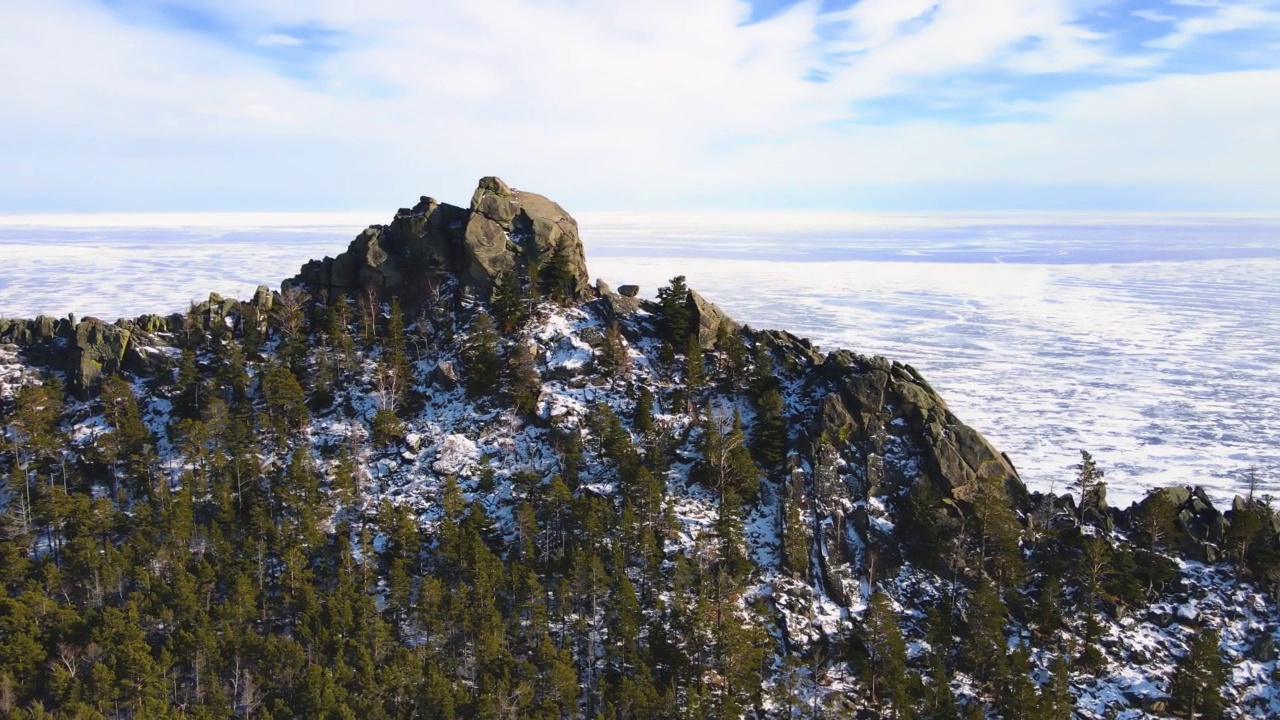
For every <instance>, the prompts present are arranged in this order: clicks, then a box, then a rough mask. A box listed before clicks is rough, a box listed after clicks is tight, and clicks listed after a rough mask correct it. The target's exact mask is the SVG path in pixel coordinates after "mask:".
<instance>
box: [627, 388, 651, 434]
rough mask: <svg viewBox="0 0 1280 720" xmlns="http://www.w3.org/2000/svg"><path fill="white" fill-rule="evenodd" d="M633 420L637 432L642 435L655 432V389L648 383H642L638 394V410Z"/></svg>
mask: <svg viewBox="0 0 1280 720" xmlns="http://www.w3.org/2000/svg"><path fill="white" fill-rule="evenodd" d="M631 422H632V423H633V424H634V425H635V427H636V432H639V433H641V434H642V435H648V434H649V433H651V432H653V391H651V390H650V389H649V386H648V385H641V386H640V390H639V392H638V393H637V395H636V411H635V416H634V417H632V419H631Z"/></svg>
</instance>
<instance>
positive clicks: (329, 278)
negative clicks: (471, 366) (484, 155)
mask: <svg viewBox="0 0 1280 720" xmlns="http://www.w3.org/2000/svg"><path fill="white" fill-rule="evenodd" d="M553 267H554V268H555V275H556V277H555V281H556V282H563V283H564V284H565V285H566V286H567V287H564V288H562V290H563V291H565V292H567V294H568V295H569V296H570V297H574V298H583V297H587V296H590V295H592V294H593V291H592V289H591V285H590V281H589V278H588V275H587V263H586V257H585V255H584V253H583V250H582V240H581V238H580V237H579V235H578V223H577V221H575V220H574V219H573V217H572V216H570V215H569V213H567V212H565V210H564V208H562V207H560V206H559V205H558V204H556V203H554V202H552V201H551V200H548V199H547V198H545V197H543V196H541V195H537V194H535V193H530V192H524V191H522V190H515V189H512V188H511V187H509V186H508V185H507V184H506V183H504V182H503V181H502V180H500V179H498V178H496V177H486V178H483V179H481V180H480V184H479V187H477V188H476V191H475V193H474V194H473V195H472V198H471V206H470V207H469V208H460V207H456V206H454V205H449V204H447V203H441V202H438V201H436V200H435V199H433V198H429V197H423V198H422V199H421V201H420V202H419V203H418V204H417V205H415V206H414V207H413V208H410V209H402V210H400V211H399V212H398V213H397V214H396V216H395V218H394V219H393V220H392V221H391V223H390V224H389V225H373V226H370V227H369V228H368V229H366V230H364V231H363V232H362V233H360V235H358V236H356V239H355V240H353V241H352V242H351V245H350V246H349V247H348V248H347V251H346V252H345V253H342V254H341V255H338V256H337V257H335V258H324V259H323V260H313V261H311V262H309V263H307V264H306V265H305V266H303V268H302V271H301V272H300V273H299V274H298V276H297V277H295V278H293V279H292V280H290V281H287V282H286V286H290V285H294V286H301V287H304V288H306V289H308V290H309V291H311V292H313V293H317V294H320V295H327V294H332V293H342V294H348V295H350V294H357V293H360V292H364V291H366V290H373V291H376V292H377V293H379V294H380V295H397V296H400V297H401V298H404V299H405V300H407V301H408V302H414V301H417V300H420V299H423V298H426V297H429V296H430V295H431V294H432V293H434V292H438V289H439V285H440V283H442V282H443V281H444V280H446V279H448V278H449V277H453V278H456V279H457V281H458V283H459V285H460V286H461V287H462V288H463V289H464V290H467V291H469V292H471V293H472V294H474V295H476V296H478V297H480V298H487V297H488V296H489V295H490V293H492V292H493V289H494V287H495V286H497V285H498V284H500V283H501V282H502V278H503V277H504V276H505V275H507V273H509V272H512V271H514V272H516V273H517V274H521V275H524V274H533V273H536V274H538V275H539V276H540V277H537V278H532V279H533V280H534V281H537V282H543V281H545V280H546V278H548V277H549V276H550V275H551V271H552V268H553Z"/></svg>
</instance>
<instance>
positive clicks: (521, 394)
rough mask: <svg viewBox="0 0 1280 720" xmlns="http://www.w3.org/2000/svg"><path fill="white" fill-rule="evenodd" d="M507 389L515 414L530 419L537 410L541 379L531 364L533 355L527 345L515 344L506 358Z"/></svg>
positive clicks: (532, 363) (540, 393)
mask: <svg viewBox="0 0 1280 720" xmlns="http://www.w3.org/2000/svg"><path fill="white" fill-rule="evenodd" d="M506 371H507V387H508V390H509V392H510V393H511V403H512V405H513V406H514V407H515V409H516V412H517V413H519V414H520V415H523V416H525V417H532V416H533V415H534V413H536V412H537V409H538V398H539V397H540V396H541V395H542V377H541V376H540V375H539V374H538V368H537V367H536V366H535V365H534V362H533V353H532V352H531V351H530V350H529V345H528V344H526V343H523V342H520V343H516V344H515V346H514V347H512V348H511V352H510V354H509V355H508V356H507V368H506Z"/></svg>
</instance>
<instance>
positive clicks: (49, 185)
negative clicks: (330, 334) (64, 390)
mask: <svg viewBox="0 0 1280 720" xmlns="http://www.w3.org/2000/svg"><path fill="white" fill-rule="evenodd" d="M1082 2H1084V3H1085V4H1084V5H1082V4H1081V3H1082ZM1088 4H1089V2H1087V1H1086V0H936V1H926V0H898V1H895V2H885V1H882V0H863V2H861V3H858V4H855V5H854V6H852V7H851V8H850V9H849V10H847V11H842V12H840V13H834V14H830V15H825V16H823V15H820V14H819V3H818V0H809V1H808V2H805V3H801V4H799V5H797V6H794V7H792V8H790V9H789V10H788V11H786V12H784V13H783V14H782V15H780V16H778V17H776V18H774V19H772V20H770V21H768V22H764V23H757V24H751V25H744V24H743V23H744V21H745V20H746V18H747V17H748V15H749V8H748V7H747V6H746V5H745V4H743V3H741V2H738V1H737V0H705V1H704V2H699V3H688V2H685V1H684V0H654V1H653V2H650V3H646V4H644V5H643V6H640V5H636V4H634V3H616V2H611V1H607V0H575V1H574V2H568V1H567V0H566V1H563V2H561V1H549V2H548V1H539V2H532V1H531V0H491V1H490V2H486V3H484V4H483V6H482V7H481V6H478V5H477V4H476V3H472V2H465V1H464V0H440V1H439V2H435V3H433V4H432V7H431V11H430V12H424V11H423V10H422V8H421V6H420V5H419V4H417V3H410V2H408V0H368V1H367V2H363V3H360V4H358V5H353V4H352V3H349V2H345V1H341V0H318V2H315V3H309V4H299V3H295V2H286V1H285V0H254V1H253V2H249V0H226V2H224V3H223V4H221V5H219V6H218V7H219V8H220V11H221V12H225V13H226V14H227V17H234V18H238V19H241V20H242V21H243V22H245V23H246V25H247V26H251V27H260V28H278V27H291V26H301V25H311V26H316V27H321V28H331V29H333V30H334V31H336V32H340V33H342V34H343V35H344V36H346V37H348V38H350V39H351V42H349V43H344V45H345V46H346V49H345V50H343V51H342V52H335V53H333V54H330V55H328V56H325V57H320V56H317V59H316V61H315V62H316V64H315V65H314V66H312V67H310V68H308V72H307V73H306V77H305V79H302V80H295V79H291V78H290V77H287V76H283V75H280V74H278V72H276V69H275V68H273V67H272V66H271V65H270V64H269V61H268V60H265V59H263V58H261V57H257V56H255V55H253V54H248V53H243V52H241V51H239V50H237V49H236V48H235V46H234V44H232V43H224V42H219V41H218V39H217V38H213V37H201V36H193V35H180V34H177V33H176V32H174V31H171V30H165V29H162V28H157V27H144V26H138V25H129V24H125V23H123V22H121V21H120V20H119V19H118V18H116V17H115V16H113V15H111V14H110V13H109V12H108V11H106V10H103V9H96V10H95V9H93V8H92V7H91V6H85V5H83V4H80V3H78V2H74V1H73V0H46V1H45V2H42V3H39V4H34V3H33V4H24V5H21V6H19V5H18V4H9V5H6V6H5V7H3V8H0V68H5V70H3V71H0V153H3V155H4V156H5V157H6V158H7V159H8V167H9V172H8V173H6V174H5V175H4V176H0V202H4V203H8V204H9V205H10V206H18V205H20V204H21V203H24V202H29V203H32V204H40V203H44V204H45V205H49V204H50V203H56V202H58V201H59V200H60V199H63V198H72V199H73V200H71V201H68V202H71V203H72V204H73V205H74V203H75V202H83V203H86V204H95V205H96V206H97V207H101V208H105V209H112V208H116V207H120V208H122V209H126V208H127V209H137V208H146V207H154V208H163V209H184V210H186V209H207V208H211V207H217V206H232V207H247V208H252V209H269V208H270V207H279V208H282V209H287V208H292V207H300V206H312V205H322V206H324V207H329V208H332V209H343V208H350V207H357V206H362V207H379V206H385V205H387V204H389V203H396V202H400V203H403V202H406V201H409V200H411V199H412V198H414V197H416V196H417V195H418V194H420V193H421V192H424V191H425V192H437V193H454V195H447V196H446V197H445V198H444V199H447V200H448V199H452V200H454V201H465V200H466V199H467V194H468V191H469V189H470V187H471V185H472V183H473V182H474V180H475V178H476V177H479V176H480V175H483V174H491V173H496V174H500V175H503V176H504V177H505V178H506V179H507V180H509V181H511V182H513V183H515V184H517V185H523V186H526V187H529V188H531V189H536V190H539V191H543V192H546V193H547V194H548V195H551V196H553V197H556V198H557V199H562V200H564V201H565V202H566V204H570V203H572V202H574V201H577V202H580V203H588V204H589V205H595V206H609V207H622V206H633V207H636V206H654V205H667V206H672V205H681V204H684V205H687V204H688V203H691V202H701V203H703V204H707V205H715V204H723V205H732V204H735V203H737V202H740V197H741V195H742V194H743V193H746V192H750V193H752V194H753V196H754V197H761V196H768V195H769V194H770V190H771V189H773V190H776V196H777V197H779V198H783V197H788V196H799V195H810V196H812V195H814V194H815V193H816V192H817V191H821V192H824V193H828V194H830V193H832V192H837V193H838V192H839V190H840V189H841V188H843V189H846V190H847V196H848V197H849V202H850V203H851V204H856V203H857V202H858V198H859V197H862V196H863V193H864V191H865V190H866V189H867V188H872V187H875V186H877V185H880V184H890V183H897V184H911V183H921V184H925V183H928V184H931V186H934V187H936V186H938V184H947V183H952V184H956V185H957V186H961V185H965V184H966V183H969V182H970V181H971V180H974V179H978V180H981V181H984V182H1000V183H1018V182H1028V183H1033V182H1034V183H1078V184H1084V185H1090V184H1092V185H1102V184H1106V183H1113V182H1121V183H1137V184H1142V183H1145V184H1154V183H1164V184H1169V183H1172V184H1175V185H1179V186H1184V187H1187V188H1194V187H1204V186H1206V185H1207V184H1208V183H1211V182H1213V183H1216V182H1220V181H1221V182H1228V183H1236V184H1235V185H1233V187H1235V186H1236V185H1239V186H1240V187H1241V188H1242V189H1241V192H1242V193H1244V194H1245V195H1248V194H1249V193H1250V192H1254V196H1255V197H1256V198H1259V199H1258V200H1257V202H1266V203H1276V199H1275V197H1274V194H1272V195H1265V194H1264V193H1265V192H1267V191H1265V189H1257V190H1254V191H1250V190H1249V187H1248V185H1246V184H1244V183H1243V181H1242V182H1239V183H1237V182H1236V181H1237V180H1240V179H1247V180H1248V182H1256V183H1258V184H1259V186H1260V187H1262V186H1265V187H1276V186H1280V182H1277V180H1280V170H1277V169H1275V168H1277V167H1278V166H1280V163H1277V162H1275V160H1276V159H1278V158H1280V148H1277V147H1276V142H1275V141H1274V140H1273V139H1271V138H1270V136H1269V135H1267V133H1266V132H1265V128H1266V127H1268V123H1270V126H1272V127H1273V126H1274V125H1275V123H1276V120H1277V119H1280V108H1277V107H1274V104H1267V103H1262V104H1261V105H1259V104H1256V103H1255V104H1254V105H1252V109H1247V108H1246V105H1247V104H1248V103H1251V102H1254V101H1256V100H1257V99H1258V97H1259V93H1268V92H1271V93H1273V94H1274V95H1278V96H1280V92H1276V90H1277V88H1276V87H1275V78H1274V77H1273V76H1272V75H1270V74H1268V73H1261V74H1246V75H1242V76H1219V75H1206V76H1204V77H1203V78H1202V79H1195V78H1188V79H1182V78H1163V79H1156V80H1148V81H1143V82H1133V83H1129V84H1126V85H1124V86H1122V87H1117V88H1111V89H1106V90H1096V91H1088V92H1080V93H1076V94H1073V95H1066V96H1059V97H1057V98H1056V99H1054V100H1051V101H1047V102H1041V103H1038V104H1035V105H1029V106H1016V107H1014V108H1012V109H1015V110H1018V111H1019V113H1020V114H1019V116H1020V117H1034V118H1036V119H1035V120H1034V121H1032V120H1023V121H1019V122H1008V121H1006V122H1003V123H1000V124H996V125H954V124H946V123H941V122H918V121H917V122H904V123H902V124H900V125H898V126H896V127H868V126H863V125H858V124H857V123H856V118H857V114H858V112H859V102H860V101H863V100H866V99H870V98H883V97H893V96H903V95H904V94H906V96H907V97H913V98H914V99H916V100H927V98H923V97H921V96H920V95H919V94H916V95H912V94H911V93H912V92H913V88H915V87H917V86H918V84H922V83H934V84H935V85H936V83H937V82H939V81H940V80H943V79H945V78H947V77H950V76H951V75H953V74H955V73H957V72H961V71H981V70H991V69H999V70H1004V71H1007V72H1013V73H1023V74H1026V73H1032V74H1035V73H1048V72H1054V73H1062V72H1068V71H1075V70H1080V69H1090V70H1093V71H1105V72H1110V73H1113V74H1117V75H1120V74H1124V73H1128V72H1131V71H1133V69H1134V68H1135V67H1136V66H1138V65H1140V64H1141V62H1147V61H1137V60H1135V59H1134V58H1133V57H1126V56H1116V55H1114V54H1111V53H1110V52H1109V51H1107V50H1106V49H1105V47H1104V44H1103V43H1102V42H1100V40H1101V38H1100V36H1099V35H1098V34H1097V33H1095V32H1090V31H1086V30H1084V29H1082V28H1080V27H1079V26H1078V25H1077V24H1076V23H1074V22H1073V20H1074V19H1075V18H1076V17H1077V16H1078V14H1079V12H1080V11H1081V8H1082V7H1084V6H1086V5H1088ZM249 37H253V36H252V35H249ZM272 38H274V39H272ZM285 38H289V40H286V39H285ZM1028 38H1036V41H1035V42H1030V43H1029V42H1027V40H1028ZM290 40H297V38H293V37H292V36H286V35H262V36H261V37H260V38H259V40H258V43H259V44H266V45H273V44H274V45H285V44H288V43H289V42H290ZM48 47H59V48H63V51H61V52H59V53H53V54H51V53H49V52H48V51H47V48H48ZM832 53H835V54H837V55H839V54H841V53H848V55H845V56H843V59H842V61H841V62H839V63H835V64H831V63H829V62H828V60H829V59H830V56H831V54H832ZM31 58H42V59H43V61H42V62H40V63H32V62H30V60H31ZM20 67H21V68H24V70H23V72H21V73H19V72H17V71H16V68H20ZM813 68H823V69H825V70H827V71H828V72H830V73H831V79H830V82H827V83H813V82H807V81H805V80H804V79H803V78H804V76H805V74H806V72H807V71H809V70H811V69H813ZM983 90H984V88H983V87H982V86H981V85H979V86H977V87H976V88H975V89H974V90H973V92H976V93H982V92H983ZM937 101H938V102H940V103H942V102H951V103H957V102H959V103H964V102H971V101H972V98H971V97H968V96H966V95H965V94H964V93H962V92H957V93H955V94H953V95H950V96H948V97H946V98H941V97H940V98H937ZM1108 107H1115V108H1117V109H1118V111H1117V112H1107V111H1106V109H1107V108H1108ZM851 119H852V120H854V122H850V120H851ZM1228 129H1229V131H1228ZM1240 138H1246V139H1248V140H1249V142H1252V143H1253V144H1252V145H1251V146H1250V145H1248V144H1247V143H1246V142H1245V141H1244V140H1241V139H1240ZM1157 142H1158V143H1160V145H1159V146H1158V147H1159V148H1162V149H1157ZM1085 158H1087V162H1086V161H1085V160H1084V159H1085ZM1263 158H1270V159H1271V162H1260V159H1263ZM67 168H74V171H73V172H67ZM806 187H811V188H812V189H813V190H814V191H815V192H810V193H806V192H805V188H806ZM28 198H29V200H27V199H28ZM779 202H787V201H785V200H779ZM921 202H922V207H927V206H928V203H929V202H930V199H929V198H928V197H927V196H926V195H923V194H922V195H921ZM998 202H999V198H994V199H993V203H995V204H998ZM149 203H150V205H148V204H149ZM202 203H204V205H202Z"/></svg>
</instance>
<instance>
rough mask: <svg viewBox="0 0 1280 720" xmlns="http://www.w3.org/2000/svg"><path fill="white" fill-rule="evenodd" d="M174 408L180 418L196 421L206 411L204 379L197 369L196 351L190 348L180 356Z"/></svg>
mask: <svg viewBox="0 0 1280 720" xmlns="http://www.w3.org/2000/svg"><path fill="white" fill-rule="evenodd" d="M174 390H175V391H176V393H175V397H174V403H173V408H174V410H175V411H176V412H177V414H178V416H179V417H184V418H191V419H195V418H198V417H200V412H201V410H203V409H204V399H205V388H204V378H202V377H201V376H200V371H199V369H198V368H197V367H196V351H195V350H194V349H192V348H191V347H190V346H188V347H184V348H182V351H181V354H180V355H179V356H178V379H177V382H176V383H175V384H174Z"/></svg>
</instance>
